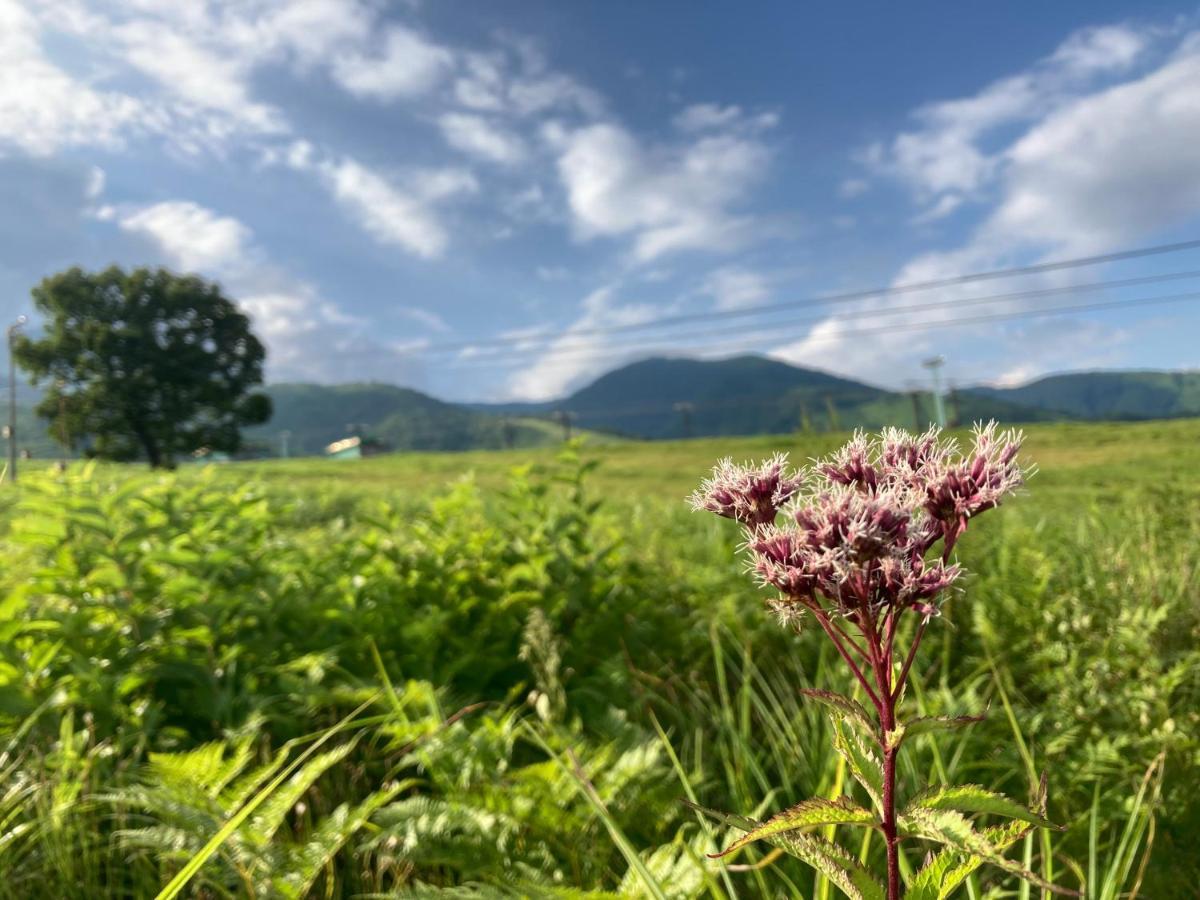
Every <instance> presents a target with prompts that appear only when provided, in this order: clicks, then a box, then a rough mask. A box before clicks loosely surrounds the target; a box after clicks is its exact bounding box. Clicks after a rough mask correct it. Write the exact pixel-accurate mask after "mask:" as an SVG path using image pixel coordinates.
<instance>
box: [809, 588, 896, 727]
mask: <svg viewBox="0 0 1200 900" xmlns="http://www.w3.org/2000/svg"><path fill="white" fill-rule="evenodd" d="M811 609H812V611H813V615H814V616H815V617H816V619H817V621H818V622H819V623H821V627H822V628H823V629H825V633H826V634H827V635H829V639H830V640H831V641H833V646H835V647H836V648H837V651H838V653H840V654H841V655H842V659H844V660H845V661H846V662H847V663H848V664H849V666H850V668H851V670H852V671H853V672H854V677H855V678H857V679H858V683H859V684H860V685H862V688H863V690H864V691H866V692H867V696H868V697H869V698H871V704H872V705H873V706H874V707H875V709H876V710H882V709H883V700H882V699H881V698H880V696H879V695H877V694H876V693H875V690H874V689H873V688H872V687H871V683H870V682H869V681H867V678H866V676H865V675H863V673H862V669H860V668H859V667H858V663H856V662H855V661H854V658H853V657H852V656H851V655H850V654H849V653H848V652H847V650H846V648H845V647H843V646H842V642H841V641H840V640H838V636H837V632H835V631H834V630H833V625H832V623H831V622H830V621H829V616H828V615H826V613H825V611H824V610H823V609H821V608H820V607H819V606H813V607H811Z"/></svg>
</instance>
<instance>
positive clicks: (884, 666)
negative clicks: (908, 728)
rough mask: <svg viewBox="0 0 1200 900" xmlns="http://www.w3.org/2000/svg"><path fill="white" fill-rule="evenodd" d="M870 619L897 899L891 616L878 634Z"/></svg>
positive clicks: (890, 868)
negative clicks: (892, 739) (882, 631)
mask: <svg viewBox="0 0 1200 900" xmlns="http://www.w3.org/2000/svg"><path fill="white" fill-rule="evenodd" d="M869 621H870V626H871V627H870V631H869V633H868V642H869V645H870V647H871V650H872V657H873V661H874V670H875V680H876V683H877V684H878V686H879V695H880V697H882V698H883V702H882V703H880V704H879V725H880V730H881V732H882V734H881V735H880V737H881V738H882V739H883V837H884V841H885V842H886V844H887V886H888V888H887V889H888V893H887V895H888V900H900V836H899V833H898V832H897V829H896V754H897V752H898V751H899V747H897V746H894V745H892V742H891V741H890V740H889V739H888V738H889V734H890V733H891V732H892V731H893V730H895V728H896V696H895V694H896V691H894V690H893V687H892V639H893V637H894V632H893V628H894V622H895V620H894V619H891V620H889V621H888V622H887V624H886V625H885V634H884V635H881V634H880V633H879V631H878V629H877V628H876V627H875V622H874V620H873V619H871V620H869Z"/></svg>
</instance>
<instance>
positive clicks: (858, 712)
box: [800, 688, 879, 741]
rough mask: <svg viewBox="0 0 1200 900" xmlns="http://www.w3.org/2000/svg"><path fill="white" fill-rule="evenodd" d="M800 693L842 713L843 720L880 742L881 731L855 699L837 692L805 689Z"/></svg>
mask: <svg viewBox="0 0 1200 900" xmlns="http://www.w3.org/2000/svg"><path fill="white" fill-rule="evenodd" d="M800 693H801V694H803V695H804V696H805V697H809V698H811V699H813V700H816V701H817V702H818V703H822V704H824V705H825V706H827V707H829V709H831V710H832V711H834V712H836V713H840V714H841V716H842V718H843V719H845V720H848V721H850V722H852V723H853V724H854V726H855V728H857V729H858V730H859V731H860V732H862V734H863V735H864V736H866V737H870V738H873V739H874V740H876V741H878V740H879V730H878V729H877V728H876V727H875V722H874V721H873V720H872V719H871V714H870V713H868V712H867V709H866V707H865V706H863V705H862V704H861V703H859V702H858V701H857V700H855V699H854V698H853V697H847V696H846V695H845V694H839V693H837V691H820V690H816V689H815V688H804V689H803V690H801V691H800Z"/></svg>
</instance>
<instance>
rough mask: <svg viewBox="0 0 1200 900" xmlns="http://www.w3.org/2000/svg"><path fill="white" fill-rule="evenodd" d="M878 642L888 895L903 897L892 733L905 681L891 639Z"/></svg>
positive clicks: (890, 899)
mask: <svg viewBox="0 0 1200 900" xmlns="http://www.w3.org/2000/svg"><path fill="white" fill-rule="evenodd" d="M889 637H890V635H889ZM918 640H919V637H918ZM874 644H875V647H874V649H875V651H876V665H875V679H876V681H877V682H878V684H879V696H880V699H881V702H880V704H879V725H880V728H881V731H882V732H883V733H882V738H883V837H884V841H885V842H886V843H887V891H888V892H887V896H888V900H900V836H899V834H898V832H897V829H896V756H897V754H898V753H899V752H900V747H899V745H896V744H893V743H892V741H891V740H890V734H891V732H892V731H894V730H895V728H896V700H897V697H898V696H899V694H900V692H901V684H902V683H903V682H901V683H899V684H897V685H896V686H895V687H894V688H893V685H892V647H891V641H890V640H886V642H885V640H881V638H880V637H879V636H878V634H876V636H875V640H874Z"/></svg>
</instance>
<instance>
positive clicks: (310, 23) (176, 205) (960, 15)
mask: <svg viewBox="0 0 1200 900" xmlns="http://www.w3.org/2000/svg"><path fill="white" fill-rule="evenodd" d="M1198 12H1200V11H1198V8H1197V7H1196V6H1195V5H1193V4H1181V3H1162V2H1153V0H1146V2H1142V3H1139V4H1136V5H1130V4H1125V3H1112V2H1103V0H1089V2H1086V3H1085V2H1060V3H1045V2H1044V0H1043V2H1037V3H1032V2H1011V3H1003V4H1000V3H997V4H986V5H979V4H972V5H970V6H969V7H967V6H964V5H963V4H960V3H952V2H930V3H924V4H919V5H917V6H913V5H912V4H894V3H882V2H880V3H864V4H818V5H812V4H794V3H786V2H779V3H767V2H762V3H756V4H751V5H746V4H732V3H730V4H726V3H703V4H697V3H692V2H684V0H672V2H660V3H654V4H643V3H613V2H611V0H596V2H587V0H573V2H570V3H563V2H559V0H522V2H517V0H513V2H503V3H501V2H495V0H438V2H434V0H425V2H401V0H392V2H387V3H385V2H382V0H379V2H376V0H229V2H222V0H207V2H205V0H188V2H180V0H113V2H111V3H108V2H80V0H0V61H2V62H3V65H2V66H0V198H2V199H3V201H4V202H3V203H0V316H3V317H4V320H5V321H7V320H10V319H11V318H12V317H15V316H16V315H18V314H20V313H23V312H29V311H30V302H29V299H28V293H29V288H30V286H32V285H33V284H34V283H36V282H37V281H38V280H39V279H40V278H42V277H44V276H45V275H48V274H50V273H52V272H55V271H57V270H59V269H61V268H64V267H66V266H69V265H74V264H79V265H83V266H87V267H100V266H103V265H107V264H109V263H112V262H117V263H120V264H124V265H142V264H161V265H167V266H170V267H172V268H174V269H177V270H187V271H195V272H199V273H201V274H204V275H206V276H209V277H212V278H215V279H218V280H219V281H220V282H221V283H222V284H223V285H224V286H225V287H226V289H227V291H228V293H230V294H231V295H232V296H234V297H235V298H236V299H238V300H239V301H240V302H241V303H242V304H243V305H244V306H245V307H246V308H247V309H248V310H249V311H250V312H251V314H252V316H253V318H254V321H255V323H256V327H257V329H258V331H259V332H260V334H261V335H262V336H263V337H264V338H265V339H266V342H267V344H268V347H269V351H270V363H269V369H270V377H271V379H272V380H276V381H280V380H308V381H351V380H368V379H377V380H386V381H392V382H397V383H403V384H408V385H411V386H413V387H417V388H421V389H424V390H427V391H430V392H433V393H435V394H437V395H440V396H443V397H448V398H455V399H503V398H531V399H538V398H547V397H552V396H556V395H558V394H560V393H562V392H564V391H566V390H569V389H570V388H572V387H575V386H577V385H579V384H581V383H583V382H586V381H587V380H588V379H589V378H590V377H593V376H594V375H596V374H598V373H600V372H602V371H604V370H606V369H608V368H611V367H613V366H615V365H617V364H620V363H622V362H625V361H628V360H630V359H633V358H637V357H639V356H645V355H649V354H651V353H656V352H673V353H684V352H687V353H692V354H695V355H706V356H720V355H729V354H731V353H736V352H744V351H754V352H761V353H769V354H771V355H774V356H777V357H779V358H781V359H785V360H788V361H791V362H794V363H797V364H799V365H806V366H811V367H815V368H821V369H825V370H829V371H833V372H837V373H841V374H846V375H850V376H853V377H857V378H861V379H864V380H868V381H871V382H873V383H877V384H881V385H884V386H889V387H901V386H903V385H905V384H906V383H908V382H909V381H911V380H913V379H917V378H921V377H922V374H923V373H922V371H921V368H920V361H921V359H922V358H924V357H925V356H928V355H929V354H931V353H934V352H937V353H941V354H942V355H944V356H945V357H946V359H947V372H948V374H949V375H950V376H951V378H953V379H955V380H956V381H958V382H960V383H966V382H973V381H984V380H986V381H993V382H1016V381H1020V380H1022V379H1027V378H1031V377H1034V376H1036V375H1038V374H1041V373H1045V372H1049V371H1061V370H1065V369H1077V368H1112V367H1155V368H1176V367H1178V368H1184V367H1187V368H1195V367H1198V366H1200V340H1198V339H1197V335H1200V302H1195V301H1196V300H1197V297H1200V275H1196V276H1189V275H1188V274H1187V273H1188V272H1191V271H1192V270H1200V250H1190V251H1180V252H1175V253H1167V254H1161V255H1156V256H1148V257H1140V258H1137V259H1133V260H1125V261H1123V262H1119V263H1112V264H1107V265H1095V266H1082V267H1078V268H1070V269H1056V270H1052V271H1042V272H1038V273H1035V274H1030V275H1025V276H1022V277H1020V278H1009V279H1000V280H987V281H980V282H968V283H966V284H960V285H955V286H942V287H938V288H930V289H922V290H911V291H901V292H898V293H893V294H888V295H870V296H866V297H861V298H858V299H842V300H838V301H833V302H828V303H814V302H813V301H814V300H815V299H819V298H823V297H828V296H830V295H834V294H845V293H853V292H858V291H870V290H872V289H875V288H879V287H884V286H889V285H890V286H903V285H910V284H913V283H923V282H929V281H934V282H937V281H941V280H944V279H948V278H952V277H953V276H957V275H961V274H967V273H974V272H982V271H988V270H994V269H997V268H1007V267H1013V266H1025V265H1030V264H1037V263H1040V262H1046V261H1055V260H1065V259H1075V258H1079V257H1085V256H1093V255H1101V254H1108V253H1113V252H1119V251H1124V250H1127V249H1130V248H1138V247H1147V246H1152V245H1159V244H1165V243H1172V242H1184V241H1188V240H1191V239H1195V238H1198V237H1200V14H1198ZM1131 13H1136V16H1137V18H1129V15H1130V14H1131ZM1163 275H1171V276H1176V277H1174V278H1172V279H1170V280H1159V276H1163ZM1193 294H1196V295H1197V296H1192V295H1193ZM997 295H1002V296H997ZM989 298H991V299H989ZM760 307H766V309H760ZM1079 307H1086V308H1084V309H1080V308H1079ZM1055 309H1059V310H1062V311H1059V312H1057V313H1054V314H1052V315H1039V316H1036V317H1035V316H1030V315H1028V314H1029V313H1031V312H1041V313H1046V312H1047V311H1053V310H1055ZM659 320H668V321H665V322H660V321H659ZM955 320H959V322H958V324H954V322H955ZM963 320H969V321H967V322H966V323H965V324H964V323H963ZM651 323H657V324H651Z"/></svg>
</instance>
